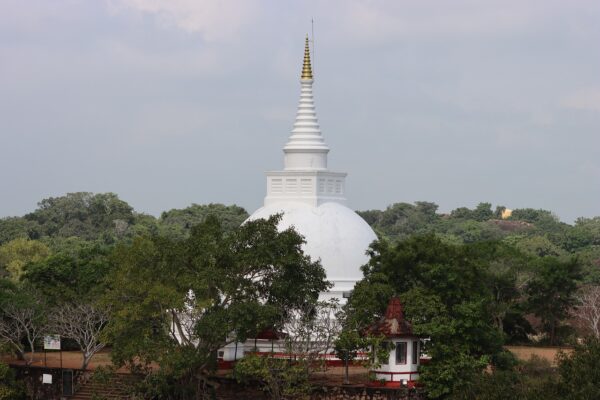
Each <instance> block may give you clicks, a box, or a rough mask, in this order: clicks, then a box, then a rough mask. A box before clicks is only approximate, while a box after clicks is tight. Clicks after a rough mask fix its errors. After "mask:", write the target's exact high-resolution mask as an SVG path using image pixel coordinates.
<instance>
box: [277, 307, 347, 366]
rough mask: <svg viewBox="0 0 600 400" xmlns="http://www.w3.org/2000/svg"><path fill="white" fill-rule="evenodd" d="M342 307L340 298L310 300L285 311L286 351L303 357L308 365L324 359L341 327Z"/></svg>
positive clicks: (283, 328) (296, 358)
mask: <svg viewBox="0 0 600 400" xmlns="http://www.w3.org/2000/svg"><path fill="white" fill-rule="evenodd" d="M340 311H341V306H340V304H339V302H338V301H337V300H330V301H328V302H324V301H319V302H316V303H310V302H307V303H305V304H302V305H300V307H298V308H296V309H295V310H293V311H292V312H291V313H289V314H286V315H283V320H282V322H281V329H282V331H283V332H284V333H285V338H284V344H285V348H286V352H287V353H288V354H290V355H293V356H294V359H295V360H297V361H298V360H299V361H302V362H303V363H304V365H305V366H306V368H307V369H310V368H311V367H313V366H314V365H315V364H316V363H317V362H318V361H319V360H323V359H324V356H325V355H327V353H328V352H329V351H331V350H332V348H333V341H334V340H335V338H336V337H337V336H338V335H339V333H340V331H341V330H342V328H341V321H340V319H339V314H340Z"/></svg>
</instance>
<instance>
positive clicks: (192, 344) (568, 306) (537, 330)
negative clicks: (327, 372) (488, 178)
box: [0, 193, 600, 399]
mask: <svg viewBox="0 0 600 400" xmlns="http://www.w3.org/2000/svg"><path fill="white" fill-rule="evenodd" d="M437 208H438V207H437V205H435V204H433V203H426V202H417V203H415V204H406V203H399V204H394V205H392V206H390V207H388V209H386V210H383V211H379V210H371V211H363V212H359V214H360V215H362V216H363V217H364V218H365V220H367V222H368V223H369V224H370V225H371V226H372V227H373V228H374V229H375V231H376V232H377V233H378V235H379V237H380V240H378V241H376V242H375V243H373V245H372V246H371V248H370V256H371V257H370V261H369V263H368V264H367V265H365V266H364V267H363V272H364V277H363V279H362V280H361V281H360V282H359V283H358V284H357V286H356V288H355V290H354V292H353V294H352V296H351V297H350V299H349V301H348V304H347V306H346V307H345V308H344V310H343V311H340V314H339V315H338V318H336V321H338V322H339V323H340V324H341V325H340V326H339V332H337V333H336V334H335V335H332V334H330V332H328V333H327V335H326V336H327V337H338V340H337V342H336V343H335V347H336V348H337V349H338V350H339V349H344V351H343V352H341V353H340V354H346V357H349V356H348V354H352V353H353V352H354V353H356V352H358V350H359V349H363V350H364V349H365V346H366V345H367V344H369V343H370V344H372V343H376V340H375V342H374V341H372V340H374V339H373V338H365V337H364V334H363V333H364V332H365V328H366V327H368V326H369V324H371V323H372V322H373V321H375V320H376V319H377V318H378V317H380V316H381V315H382V313H383V312H384V310H385V307H386V305H387V303H388V301H389V299H390V298H391V297H392V296H399V297H400V298H401V299H402V302H403V303H404V305H405V311H406V315H407V317H408V318H409V320H411V321H412V323H413V329H414V331H415V332H417V333H419V334H422V335H423V336H424V337H427V338H428V339H429V340H427V341H426V342H425V343H424V349H425V351H426V352H427V354H428V355H430V356H432V360H431V362H430V363H429V364H428V365H427V366H424V367H423V370H422V371H421V372H422V374H421V377H422V381H423V382H424V383H425V384H426V387H427V393H428V397H430V398H461V399H462V398H464V399H467V398H477V399H495V398H498V399H500V398H507V397H501V396H500V397H494V395H495V394H497V393H498V392H494V391H491V390H488V387H500V386H502V385H503V386H504V387H505V390H506V393H512V395H510V396H509V397H508V398H538V397H533V395H532V393H530V392H528V391H527V390H528V389H527V390H526V388H528V387H535V388H537V389H535V390H538V389H539V391H538V392H539V398H542V397H544V396H545V397H546V398H553V397H552V396H554V394H555V393H561V398H597V397H594V396H596V395H600V390H598V389H597V388H598V387H600V377H594V376H591V377H589V378H586V379H588V380H589V381H590V382H593V383H594V384H595V385H596V386H593V387H591V388H589V390H588V391H587V392H585V393H586V394H585V396H588V397H585V396H584V397H571V395H570V394H567V393H566V392H564V390H563V389H564V387H563V388H560V387H556V386H553V385H550V384H549V383H548V381H547V380H546V378H544V379H541V380H540V379H537V375H536V374H539V373H540V372H539V371H541V370H544V368H549V367H547V366H541V367H540V366H539V365H538V366H535V365H530V364H527V365H523V364H519V363H517V362H516V361H515V360H514V358H513V357H511V356H510V354H508V353H507V352H505V351H503V347H502V346H503V345H504V344H507V343H533V342H535V343H541V344H572V343H575V342H577V340H578V339H580V338H582V337H585V336H589V337H595V338H596V340H598V338H600V320H598V318H596V319H594V318H595V317H594V316H595V315H600V285H599V284H598V283H599V282H600V280H599V279H598V277H599V276H600V274H599V273H598V270H599V269H600V218H599V217H595V218H581V219H578V220H577V221H576V223H575V224H574V225H569V224H566V223H563V222H560V221H559V220H558V218H556V217H555V216H554V215H553V214H552V213H551V212H549V211H544V210H534V209H520V210H513V211H512V214H510V213H507V211H506V209H504V208H503V207H498V208H496V209H495V210H492V207H491V205H490V204H489V203H481V204H480V205H479V206H477V207H476V208H475V209H468V208H459V209H456V210H454V211H452V212H451V213H450V214H447V215H446V214H440V213H438V212H437ZM509 214H510V215H509ZM247 217H248V214H247V212H246V211H245V210H244V209H243V208H240V207H237V206H224V205H220V204H209V205H192V206H190V207H188V208H185V209H176V210H170V211H167V212H164V213H162V214H161V216H160V217H158V218H155V217H153V216H150V215H146V214H141V213H136V212H135V211H134V210H133V208H132V207H131V206H130V205H128V204H127V203H126V202H124V201H122V200H120V199H119V198H118V197H117V196H116V195H114V194H111V193H108V194H91V193H72V194H68V195H65V196H62V197H58V198H50V199H45V200H42V201H41V202H40V203H39V207H38V208H37V209H36V210H34V211H33V212H31V213H29V214H27V215H25V216H22V217H10V218H4V219H1V220H0V274H1V276H0V312H1V314H2V315H1V318H0V342H2V344H3V345H5V346H7V348H10V349H11V350H12V351H14V352H15V353H16V354H17V355H18V356H19V357H20V358H23V359H25V360H28V358H27V355H26V352H27V351H29V350H32V349H34V348H35V346H34V343H36V342H39V339H40V337H41V335H42V334H44V333H48V332H54V333H59V334H62V335H63V336H65V337H68V338H69V337H71V340H72V346H74V348H80V349H81V351H82V353H83V354H84V364H83V365H82V367H84V368H85V367H86V366H87V364H86V363H87V362H89V360H90V358H91V356H92V355H93V352H89V351H87V350H86V349H88V348H93V349H95V351H97V350H98V349H99V348H101V346H104V344H109V345H111V346H112V352H111V354H112V357H113V361H114V363H115V365H117V366H123V365H131V364H132V361H133V360H138V363H139V362H140V361H139V360H141V361H142V365H141V366H140V365H138V367H144V366H147V365H150V364H152V363H159V364H160V365H161V366H163V367H165V368H163V369H162V370H161V371H163V372H165V373H164V374H162V373H161V374H158V375H156V374H154V375H153V379H154V381H153V382H150V383H151V387H150V388H151V391H153V392H154V393H161V395H163V396H164V398H168V396H172V398H196V395H197V393H196V392H195V389H194V388H198V387H199V386H202V387H210V385H211V383H210V381H209V380H208V375H207V373H206V372H207V371H210V370H211V368H213V367H214V365H213V362H214V355H215V354H216V351H217V350H218V349H219V348H222V347H223V346H224V345H225V344H227V343H231V341H232V340H234V339H235V340H239V341H244V340H246V339H247V338H251V337H255V336H253V335H256V334H257V333H258V332H261V331H264V330H265V329H270V328H274V329H275V330H276V329H278V328H279V329H281V328H282V327H284V326H286V324H287V325H289V324H290V318H293V315H302V314H299V312H300V311H299V310H303V311H305V314H306V315H307V318H306V319H303V321H302V322H303V323H306V324H308V325H307V326H310V329H312V330H314V329H315V326H317V325H318V324H316V323H315V321H314V320H313V318H315V315H319V313H316V312H314V309H313V308H311V307H312V305H313V304H314V302H315V301H316V298H317V294H318V292H319V291H322V290H323V289H325V288H326V287H327V286H328V283H327V282H326V281H324V278H325V276H324V271H323V269H322V268H321V266H320V264H319V263H318V262H314V261H311V260H310V259H309V258H308V257H306V256H304V254H303V253H302V251H301V250H300V249H301V243H302V238H301V237H300V236H299V235H297V234H296V233H295V232H294V231H293V230H287V231H284V232H277V229H276V225H277V222H278V220H277V218H271V219H270V220H269V221H263V220H259V221H255V222H252V223H249V224H244V226H242V227H240V225H241V223H242V222H243V221H244V220H245V219H246V218H247ZM191 293H193V295H192V294H191ZM307 305H311V307H309V308H308V309H307ZM315 307H317V308H315V309H319V308H318V307H322V306H317V305H315ZM291 310H295V311H294V312H295V314H294V312H291ZM326 321H328V322H327V324H326V325H327V326H329V327H330V326H331V323H330V321H331V320H330V319H328V320H326ZM292 322H293V321H292ZM11 324H12V325H11ZM84 325H85V326H88V327H91V328H92V330H91V331H88V332H85V335H84V336H85V338H87V339H86V340H88V342H84V341H82V340H79V341H78V338H76V337H72V336H73V334H72V333H69V332H68V331H67V330H65V329H66V328H65V327H68V326H84ZM21 326H25V327H26V328H19V327H21ZM336 329H337V328H336ZM288 331H289V329H288ZM301 331H303V332H304V331H306V332H308V336H307V337H308V338H310V337H312V336H314V334H315V332H314V331H311V330H306V329H304V326H303V327H302V329H301ZM69 335H71V336H69ZM288 337H289V338H292V337H293V335H288ZM298 343H300V344H302V346H301V347H302V348H305V347H306V345H305V344H306V343H310V340H300V341H299V342H298ZM588 343H590V345H589V346H587V347H582V348H580V349H579V350H578V353H577V354H579V356H580V358H572V359H571V358H569V359H567V358H564V359H563V360H562V361H561V370H560V371H559V374H560V378H559V377H558V375H556V371H554V370H552V371H553V372H552V373H553V374H555V375H553V377H554V378H556V379H562V380H564V381H565V382H566V381H569V380H570V379H573V376H585V375H584V373H588V374H590V373H594V371H598V370H600V368H598V367H600V365H597V361H594V360H597V354H598V349H599V348H600V346H598V344H597V341H596V342H594V341H590V342H588ZM90 346H91V347H90ZM376 350H377V349H376ZM379 350H380V349H379ZM379 350H377V351H379ZM86 351H87V353H86ZM590 352H591V353H590ZM297 353H298V351H295V352H294V354H297ZM590 354H591V355H590ZM579 356H578V357H579ZM29 357H30V358H29V360H31V355H29ZM569 360H572V361H573V362H571V361H569ZM578 360H579V361H581V365H583V366H581V365H576V364H574V363H575V362H577V361H578ZM590 360H591V361H590ZM250 361H256V360H252V359H251V360H250ZM259 361H261V360H259ZM262 361H264V360H262ZM313 364H314V363H312V362H307V363H306V366H310V365H313ZM297 365H298V364H295V366H296V367H297ZM242 366H244V365H243V364H242ZM293 366H294V365H289V363H283V364H281V365H279V364H277V365H276V366H275V367H276V368H277V369H278V370H279V369H281V370H282V371H284V370H285V371H287V372H285V371H284V372H285V373H283V372H282V373H281V375H278V379H283V380H284V381H283V382H280V381H272V382H271V387H277V388H280V389H281V387H286V388H288V389H290V390H291V389H293V388H297V387H299V386H298V385H299V382H303V383H306V382H307V379H308V373H307V370H305V369H300V370H290V371H288V370H287V369H285V368H291V367H293ZM489 366H491V367H492V369H493V370H494V371H496V372H497V373H494V374H491V375H482V371H484V370H486V368H488V367H489ZM246 368H247V369H246V371H239V372H240V374H241V373H242V372H245V373H246V374H247V375H250V376H251V377H254V378H256V379H259V380H261V379H262V380H265V382H267V381H268V379H267V378H269V377H271V378H272V376H271V375H272V374H271V373H270V372H269V371H271V370H272V369H273V368H274V367H273V365H269V364H259V365H253V364H249V365H246ZM169 371H170V372H169ZM260 371H262V372H263V374H262V375H261V374H260V373H259V372H260ZM265 371H267V373H264V372H265ZM1 372H2V371H1V370H0V373H1ZM288 372H289V374H288ZM521 372H523V373H521ZM169 373H171V375H169ZM240 376H241V375H240ZM260 376H263V378H260ZM286 377H287V378H286ZM515 377H519V379H516V378H515ZM288 378H289V379H288ZM285 379H288V380H289V382H287V383H286V381H285ZM556 379H555V380H556ZM510 380H512V381H510ZM509 381H510V382H509ZM542 381H543V382H542ZM288 384H289V385H288ZM281 385H283V386H281ZM267 386H268V384H267ZM572 388H573V390H576V389H577V387H575V386H572ZM550 389H551V390H553V391H554V392H548V391H547V390H550ZM278 390H279V389H278ZM294 390H295V389H294ZM292 392H293V391H292ZM292 392H290V393H292ZM294 393H295V392H294ZM590 393H592V394H590ZM290 396H291V395H290ZM511 396H512V397H511ZM589 396H591V397H589ZM555 398H556V397H555Z"/></svg>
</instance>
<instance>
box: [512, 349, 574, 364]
mask: <svg viewBox="0 0 600 400" xmlns="http://www.w3.org/2000/svg"><path fill="white" fill-rule="evenodd" d="M504 348H505V349H507V350H508V351H510V352H511V353H513V354H514V355H515V356H516V357H517V358H518V359H519V360H522V361H528V360H530V359H531V358H532V357H533V356H537V357H539V358H542V359H544V360H548V361H549V362H550V363H551V364H552V365H553V366H556V355H557V354H558V353H559V352H560V351H562V352H564V353H567V354H570V353H571V352H572V351H573V349H572V348H569V347H531V346H504Z"/></svg>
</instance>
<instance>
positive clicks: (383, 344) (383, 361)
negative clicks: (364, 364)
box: [381, 342, 390, 365]
mask: <svg viewBox="0 0 600 400" xmlns="http://www.w3.org/2000/svg"><path fill="white" fill-rule="evenodd" d="M388 346H389V343H388V342H381V347H383V348H384V349H387V348H388ZM389 360H390V354H389V353H388V356H387V357H385V358H384V359H383V360H381V365H388V362H389Z"/></svg>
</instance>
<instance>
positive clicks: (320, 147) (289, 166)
mask: <svg viewBox="0 0 600 400" xmlns="http://www.w3.org/2000/svg"><path fill="white" fill-rule="evenodd" d="M312 84H313V75H312V69H311V64H310V49H309V46H308V36H307V37H306V44H305V48H304V63H303V67H302V75H301V77H300V85H301V92H300V103H299V104H298V113H297V114H296V122H295V123H294V129H293V130H292V135H291V136H290V138H289V140H288V142H287V143H286V145H285V147H284V148H283V152H284V153H285V161H284V164H285V169H286V170H325V169H327V153H328V152H329V147H327V144H326V143H325V140H324V139H323V136H322V135H321V128H320V127H319V121H318V120H317V113H316V111H315V104H314V100H313V93H312Z"/></svg>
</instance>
